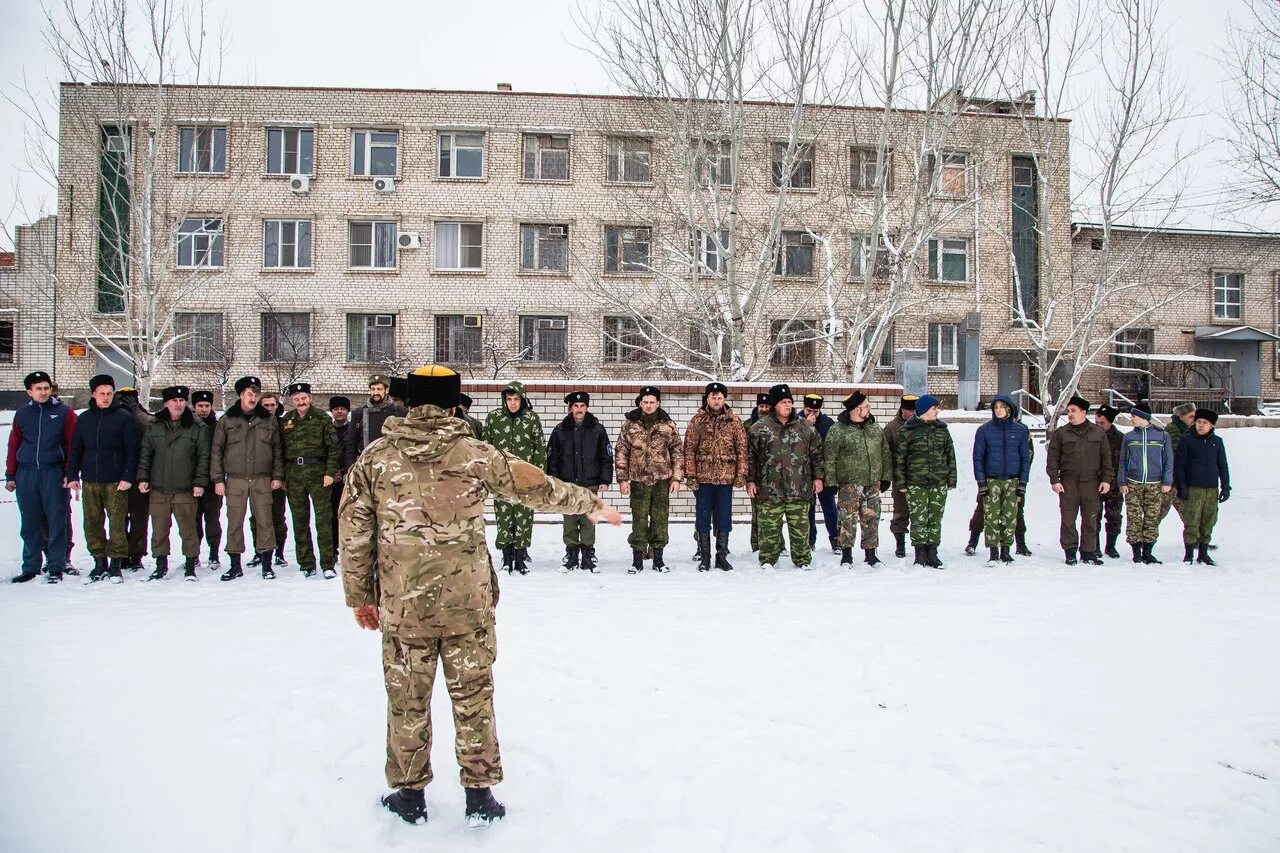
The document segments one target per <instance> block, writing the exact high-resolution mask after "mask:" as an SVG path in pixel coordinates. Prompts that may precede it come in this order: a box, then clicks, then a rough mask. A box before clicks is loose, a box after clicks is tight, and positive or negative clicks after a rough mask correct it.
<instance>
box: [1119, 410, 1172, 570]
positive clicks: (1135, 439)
mask: <svg viewBox="0 0 1280 853" xmlns="http://www.w3.org/2000/svg"><path fill="white" fill-rule="evenodd" d="M1129 419H1130V420H1132V421H1133V429H1131V430H1129V432H1127V433H1125V436H1124V441H1123V442H1122V443H1121V445H1120V458H1119V464H1118V465H1117V466H1116V482H1117V483H1118V484H1119V486H1120V491H1122V492H1124V495H1125V503H1126V505H1127V506H1128V509H1129V526H1128V530H1127V537H1126V538H1127V539H1128V540H1129V546H1130V547H1131V548H1133V561H1134V562H1135V563H1146V564H1150V565H1159V563H1160V561H1159V560H1158V559H1156V556H1155V554H1153V553H1152V550H1153V549H1154V548H1155V544H1156V539H1157V538H1158V537H1159V535H1160V518H1161V511H1162V509H1163V508H1164V503H1165V496H1166V495H1167V494H1169V492H1171V491H1172V490H1173V450H1172V449H1171V448H1170V444H1169V434H1168V433H1167V432H1165V431H1164V430H1162V429H1161V428H1160V427H1158V426H1156V425H1155V424H1153V423H1152V422H1151V409H1150V407H1148V406H1147V405H1146V404H1145V403H1140V404H1139V405H1136V406H1134V407H1133V408H1132V409H1130V410H1129Z"/></svg>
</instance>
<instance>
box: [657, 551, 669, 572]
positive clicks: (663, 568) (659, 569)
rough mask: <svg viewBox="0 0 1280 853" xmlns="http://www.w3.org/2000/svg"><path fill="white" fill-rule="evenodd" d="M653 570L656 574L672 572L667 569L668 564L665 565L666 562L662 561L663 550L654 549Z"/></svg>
mask: <svg viewBox="0 0 1280 853" xmlns="http://www.w3.org/2000/svg"><path fill="white" fill-rule="evenodd" d="M653 570H654V571H655V572H669V571H671V569H669V568H667V564H666V563H664V562H663V561H662V549H661V548H654V549H653Z"/></svg>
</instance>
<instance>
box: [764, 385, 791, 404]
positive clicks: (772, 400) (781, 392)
mask: <svg viewBox="0 0 1280 853" xmlns="http://www.w3.org/2000/svg"><path fill="white" fill-rule="evenodd" d="M783 400H790V401H791V402H793V403H794V402H795V400H796V398H795V397H793V396H791V386H790V385H788V384H786V383H785V382H781V383H779V384H777V385H774V386H773V387H772V388H770V389H769V404H770V405H773V406H776V405H778V404H779V403H781V402H782V401H783Z"/></svg>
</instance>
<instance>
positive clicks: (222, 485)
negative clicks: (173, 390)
mask: <svg viewBox="0 0 1280 853" xmlns="http://www.w3.org/2000/svg"><path fill="white" fill-rule="evenodd" d="M235 388H236V394H237V395H239V398H240V399H239V400H237V401H236V402H235V403H233V404H232V406H231V408H229V409H227V411H226V414H224V415H223V416H222V417H221V418H220V419H219V420H218V425H217V426H216V427H214V430H213V448H212V452H211V453H210V456H209V479H210V480H211V481H212V482H213V488H214V489H215V490H216V491H217V492H218V494H219V495H221V496H222V497H223V498H225V499H226V502H227V553H228V554H229V555H230V556H231V568H229V569H228V570H227V571H225V572H223V573H222V575H221V579H222V580H224V581H230V580H235V579H236V578H239V577H244V569H243V567H242V566H241V564H240V555H241V554H243V553H244V516H245V511H246V510H248V511H249V512H250V513H251V514H252V519H253V529H254V531H255V534H256V541H257V543H258V547H260V548H261V549H262V551H261V552H259V554H258V555H257V556H258V558H259V565H261V566H262V576H263V577H264V578H267V579H270V578H274V577H275V576H276V573H275V571H274V570H273V569H272V568H271V555H272V552H273V551H275V547H276V531H275V526H274V524H273V521H272V516H271V512H272V507H271V498H272V495H273V494H274V493H275V492H277V491H279V490H280V489H281V488H283V487H284V447H283V444H282V443H281V441H280V426H279V421H278V419H277V418H276V417H275V415H273V414H271V413H270V412H268V411H267V410H266V409H264V408H263V407H262V406H261V405H260V404H259V403H258V398H259V396H260V395H261V393H262V380H261V379H259V378H258V377H256V376H242V377H241V378H239V379H237V380H236V385H235Z"/></svg>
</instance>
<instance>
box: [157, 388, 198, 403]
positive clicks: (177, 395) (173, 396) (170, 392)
mask: <svg viewBox="0 0 1280 853" xmlns="http://www.w3.org/2000/svg"><path fill="white" fill-rule="evenodd" d="M190 396H191V389H190V388H188V387H187V386H186V385H170V386H169V387H168V388H166V389H164V390H163V391H161V392H160V399H162V400H164V401H165V402H166V403H167V402H169V401H170V400H186V399H187V398H188V397H190Z"/></svg>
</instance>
